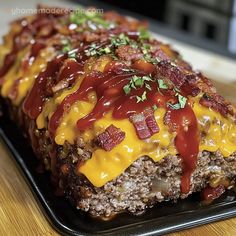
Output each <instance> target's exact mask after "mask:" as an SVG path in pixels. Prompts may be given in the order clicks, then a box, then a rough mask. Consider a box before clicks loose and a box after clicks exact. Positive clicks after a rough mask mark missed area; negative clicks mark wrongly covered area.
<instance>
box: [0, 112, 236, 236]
mask: <svg viewBox="0 0 236 236" xmlns="http://www.w3.org/2000/svg"><path fill="white" fill-rule="evenodd" d="M0 136H1V138H2V140H3V141H4V142H5V144H6V145H7V147H8V148H9V150H10V152H11V153H12V158H14V159H15V161H16V162H17V164H18V166H19V167H20V169H21V171H22V173H23V175H24V177H25V178H26V180H27V182H28V184H29V186H30V188H31V190H32V192H33V193H34V195H35V197H36V199H37V200H38V202H39V204H40V205H41V207H42V209H43V212H44V213H45V216H46V218H47V219H48V220H49V222H50V223H51V225H52V226H53V227H54V228H55V229H56V230H57V231H58V232H60V233H61V234H63V235H104V236H106V235H112V236H113V235H162V234H166V233H170V232H174V231H178V230H183V229H187V228H190V227H194V226H198V225H202V224H207V223H210V222H213V221H218V220H222V219H226V218H229V217H233V216H236V199H235V197H236V194H235V193H234V192H233V191H232V192H230V191H228V192H227V193H225V194H224V195H222V196H221V197H220V198H219V199H217V200H216V201H214V202H213V203H212V204H210V205H207V206H202V205H201V204H200V201H199V199H200V198H199V194H193V195H192V196H190V197H189V198H187V199H185V200H179V201H178V202H177V203H172V202H164V203H160V204H157V206H155V207H153V208H152V209H149V210H147V211H146V213H144V214H143V215H140V216H134V215H131V214H128V213H122V214H119V215H117V216H116V217H115V218H113V219H111V220H109V221H102V220H99V219H95V218H92V217H90V216H89V215H88V214H87V213H84V212H82V211H79V210H76V209H75V207H73V206H72V205H70V203H69V202H68V201H67V200H66V199H65V198H63V197H57V196H55V195H54V193H53V190H52V189H53V188H52V186H51V184H50V178H49V174H47V173H46V174H39V173H37V171H36V167H37V164H38V163H37V159H36V157H35V156H34V154H33V151H32V149H31V148H30V146H29V145H28V144H27V141H26V140H25V139H24V138H23V136H22V133H21V131H20V130H19V129H18V128H17V127H16V125H15V124H14V123H12V122H9V119H6V118H4V117H1V119H0Z"/></svg>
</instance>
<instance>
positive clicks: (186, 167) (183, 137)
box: [166, 105, 199, 193]
mask: <svg viewBox="0 0 236 236" xmlns="http://www.w3.org/2000/svg"><path fill="white" fill-rule="evenodd" d="M166 116H167V117H168V118H167V120H168V119H169V122H168V125H169V127H170V129H171V130H172V131H176V132H177V134H176V137H175V146H176V149H177V151H178V153H179V154H180V157H181V159H182V171H183V174H182V177H181V192H182V193H188V192H189V190H190V179H191V174H192V172H193V171H194V170H195V168H196V165H197V156H198V152H199V135H198V123H197V119H196V116H195V114H194V112H193V110H192V108H191V107H190V106H189V105H186V106H185V107H184V108H183V109H179V110H170V109H169V111H167V115H166Z"/></svg>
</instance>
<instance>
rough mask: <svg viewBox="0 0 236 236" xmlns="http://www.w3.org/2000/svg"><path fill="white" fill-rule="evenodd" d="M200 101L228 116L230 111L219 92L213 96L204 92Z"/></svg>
mask: <svg viewBox="0 0 236 236" xmlns="http://www.w3.org/2000/svg"><path fill="white" fill-rule="evenodd" d="M199 103H200V104H201V105H203V106H206V107H209V108H212V109H213V110H215V111H217V112H219V113H220V114H221V115H222V116H226V115H227V114H228V113H230V110H229V108H228V106H227V104H226V102H225V101H224V98H223V97H221V96H220V95H217V94H213V95H212V96H210V95H208V94H204V95H203V96H202V97H201V99H200V101H199Z"/></svg>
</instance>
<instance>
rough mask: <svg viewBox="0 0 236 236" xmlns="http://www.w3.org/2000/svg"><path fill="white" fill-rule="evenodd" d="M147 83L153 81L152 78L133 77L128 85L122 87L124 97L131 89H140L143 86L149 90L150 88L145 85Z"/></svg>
mask: <svg viewBox="0 0 236 236" xmlns="http://www.w3.org/2000/svg"><path fill="white" fill-rule="evenodd" d="M148 81H153V80H152V78H151V77H150V76H147V75H145V76H137V75H134V76H132V77H131V78H130V81H129V83H128V84H126V85H125V86H124V87H123V90H124V92H125V94H126V95H128V94H130V92H131V90H132V89H137V88H141V87H143V86H144V85H145V88H147V89H148V90H151V89H152V88H151V86H150V85H149V84H148V83H147V82H148Z"/></svg>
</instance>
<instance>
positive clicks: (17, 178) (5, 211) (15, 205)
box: [0, 82, 236, 236]
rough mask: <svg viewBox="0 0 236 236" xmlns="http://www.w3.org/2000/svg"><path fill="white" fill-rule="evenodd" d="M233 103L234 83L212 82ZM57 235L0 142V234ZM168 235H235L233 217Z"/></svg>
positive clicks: (235, 90)
mask: <svg viewBox="0 0 236 236" xmlns="http://www.w3.org/2000/svg"><path fill="white" fill-rule="evenodd" d="M215 85H216V87H217V88H218V90H220V91H221V93H222V94H223V95H225V96H227V97H228V98H229V99H231V100H232V101H233V102H235V104H236V94H235V93H236V85H233V84H230V85H227V84H223V83H219V82H215ZM2 235H3V236H8V235H9V236H12V235H13V236H14V235H22V236H25V235H29V236H32V235H58V233H57V232H56V231H55V230H54V229H53V228H52V227H51V226H50V225H49V223H48V221H47V220H46V218H45V216H44V215H43V213H42V211H41V209H40V208H39V205H38V203H37V202H36V200H35V198H34V196H33V194H32V192H31V190H30V188H29V187H28V186H27V183H26V182H25V180H24V178H23V176H22V175H21V172H20V171H19V169H18V167H17V164H16V163H15V161H14V159H13V157H12V156H11V154H10V153H9V151H8V150H7V148H6V147H5V145H4V144H3V143H2V142H0V236H2ZM170 235H171V236H201V235H204V236H205V235H207V236H222V235H224V236H226V235H232V236H233V235H236V218H233V219H229V220H224V221H221V222H216V223H213V224H208V225H204V226H201V227H197V228H193V229H189V230H185V231H181V232H177V233H174V234H170Z"/></svg>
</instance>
